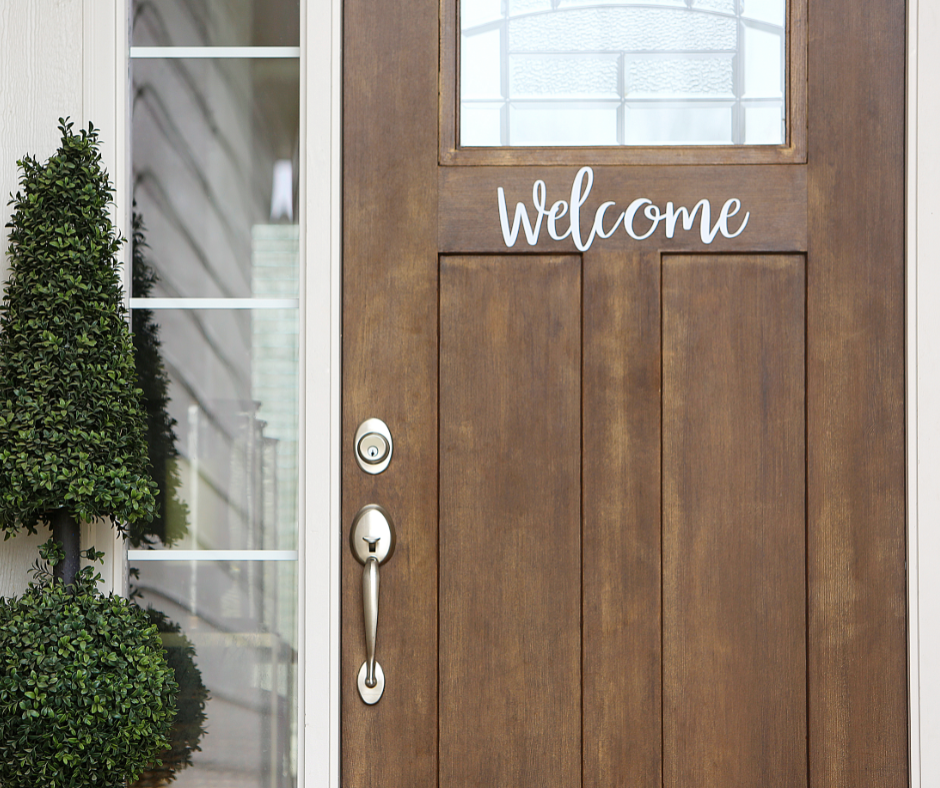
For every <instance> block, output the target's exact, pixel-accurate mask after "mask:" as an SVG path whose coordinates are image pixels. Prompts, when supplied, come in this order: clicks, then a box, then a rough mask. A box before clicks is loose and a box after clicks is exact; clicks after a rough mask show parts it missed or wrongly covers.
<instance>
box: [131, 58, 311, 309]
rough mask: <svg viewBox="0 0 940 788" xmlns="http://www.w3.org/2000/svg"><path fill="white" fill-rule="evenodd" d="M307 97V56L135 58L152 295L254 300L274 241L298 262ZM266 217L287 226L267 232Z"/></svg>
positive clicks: (139, 191)
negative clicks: (303, 70) (263, 229)
mask: <svg viewBox="0 0 940 788" xmlns="http://www.w3.org/2000/svg"><path fill="white" fill-rule="evenodd" d="M299 97H300V67H299V64H298V60H297V59H289V58H285V59H215V58H212V59H195V60H191V59H174V58H169V59H147V60H134V61H133V125H132V133H133V138H132V141H133V151H134V154H133V155H134V200H135V202H136V212H137V213H138V214H139V215H140V217H141V220H142V222H143V229H142V232H143V238H142V239H141V240H142V241H144V242H145V243H146V244H147V247H148V248H147V252H146V256H147V258H148V260H149V264H150V266H151V267H152V268H153V270H154V272H155V273H156V276H157V281H156V282H155V283H154V285H153V287H152V289H151V291H150V292H149V293H148V294H147V295H149V296H150V297H177V296H182V297H186V298H196V297H202V298H249V297H252V296H257V295H258V293H257V292H255V288H256V284H257V275H256V273H255V271H254V267H255V266H256V265H259V264H262V265H265V264H267V262H268V260H269V257H270V254H272V253H273V248H274V246H278V245H280V246H281V247H282V248H283V249H284V253H291V254H293V255H294V257H295V258H296V249H297V238H298V234H297V225H296V222H297V219H298V201H297V194H298V190H297V175H298V170H297V165H298V162H299V154H298V152H299V128H300V119H299V118H300V115H299V107H300V103H299ZM265 225H267V226H279V227H282V228H284V229H282V230H272V231H271V232H270V233H269V234H268V236H264V237H262V236H259V233H258V231H257V230H256V228H258V227H260V226H265ZM288 227H289V228H290V229H287V228H288ZM289 248H291V249H293V251H292V252H288V249H289ZM296 277H297V268H296V265H295V267H294V279H295V283H294V284H293V285H291V289H292V293H291V294H292V295H296V294H297V290H296ZM141 295H144V294H142V293H139V292H132V296H135V297H138V296H141Z"/></svg>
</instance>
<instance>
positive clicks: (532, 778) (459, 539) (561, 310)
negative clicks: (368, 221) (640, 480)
mask: <svg viewBox="0 0 940 788" xmlns="http://www.w3.org/2000/svg"><path fill="white" fill-rule="evenodd" d="M580 277H581V270H580V260H579V259H578V258H577V257H559V258H540V257H531V256H526V257H479V258H468V257H457V258H455V257H444V258H442V263H441V302H440V303H441V306H440V314H441V329H440V331H441V355H440V408H441V410H440V480H441V481H440V484H441V498H440V581H439V582H440V586H439V593H440V663H439V664H440V785H442V786H445V785H446V786H448V788H461V787H462V786H465V787H466V788H469V787H470V786H497V785H506V786H514V788H542V787H543V786H548V785H559V786H562V785H564V786H577V785H578V784H579V782H580V775H581V632H580V624H581V621H580V619H581V602H580V593H579V591H580V586H581V529H580V518H581V490H580V486H581V423H580V409H581V383H580V374H581V281H580Z"/></svg>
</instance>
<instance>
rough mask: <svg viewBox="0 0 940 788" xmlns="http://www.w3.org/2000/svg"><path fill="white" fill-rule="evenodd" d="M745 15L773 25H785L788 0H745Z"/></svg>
mask: <svg viewBox="0 0 940 788" xmlns="http://www.w3.org/2000/svg"><path fill="white" fill-rule="evenodd" d="M743 3H744V16H746V17H747V18H748V19H759V20H760V21H762V22H770V24H772V25H780V26H781V27H782V26H783V23H784V21H785V19H786V0H743Z"/></svg>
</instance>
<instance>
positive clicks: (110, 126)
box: [0, 0, 126, 596]
mask: <svg viewBox="0 0 940 788" xmlns="http://www.w3.org/2000/svg"><path fill="white" fill-rule="evenodd" d="M124 19H125V11H124V2H123V0H0V229H2V230H3V240H2V243H0V248H2V250H3V254H2V255H0V277H2V279H3V280H4V281H5V280H6V275H7V270H8V267H9V264H8V260H7V255H6V249H7V246H8V241H7V232H8V231H7V230H6V228H5V226H4V225H6V223H7V222H8V221H9V218H10V206H8V205H7V202H8V200H9V197H8V195H9V194H10V193H11V192H15V191H16V187H17V183H18V180H19V172H18V168H17V166H16V161H17V159H19V158H21V157H22V156H23V155H24V154H26V153H29V154H31V155H33V156H35V157H37V158H39V159H45V158H47V157H48V156H49V155H50V154H52V153H54V152H55V150H56V148H57V147H58V143H59V131H58V128H57V126H58V119H59V118H60V117H66V116H69V117H71V119H72V120H73V121H75V124H76V126H78V125H80V124H81V125H87V123H88V121H89V120H91V121H92V122H93V123H94V124H95V126H96V127H97V128H99V129H101V131H102V140H103V145H102V155H103V156H104V159H105V164H106V167H107V169H108V171H109V172H110V173H111V176H112V179H114V180H115V182H116V185H117V186H118V191H119V194H118V200H119V201H122V200H123V193H124V192H126V185H125V183H124V178H125V172H126V166H125V162H124V160H123V152H124V149H125V145H124V141H123V135H124V128H125V124H124V105H125V99H124V90H123V87H122V86H123V80H118V79H117V68H118V65H119V64H121V63H123V62H124V60H125V56H124V46H125V44H124V43H123V41H124V38H125V36H124V32H123V28H124V24H125V23H124ZM123 202H126V200H123ZM116 218H117V219H118V220H119V221H118V226H119V227H125V226H126V222H125V221H124V217H116ZM95 531H96V532H97V533H93V532H95ZM44 539H45V537H44V536H42V535H38V536H35V537H33V536H29V535H25V536H19V537H17V538H15V539H13V540H11V541H7V542H0V596H9V595H11V594H14V593H18V592H19V591H22V590H23V589H24V588H25V587H26V583H27V581H28V579H29V576H28V574H27V570H28V569H29V568H30V566H32V563H33V561H34V560H35V559H36V557H37V552H36V548H37V547H38V545H39V544H40V543H41V542H42V541H44ZM83 541H84V542H85V543H86V544H90V543H94V544H95V546H96V547H97V548H98V549H107V550H108V553H109V558H110V557H112V556H113V554H114V549H115V547H116V544H115V542H114V538H113V535H112V534H111V531H110V529H109V527H108V526H107V525H102V526H98V527H97V528H86V529H85V532H84V534H83ZM118 564H119V562H118V563H117V564H116V563H115V562H114V561H112V560H109V561H108V562H107V564H106V566H105V568H104V571H103V572H102V574H103V575H104V578H105V583H106V586H107V587H118V588H120V587H122V585H123V580H122V579H121V577H120V574H116V569H117V567H118ZM115 584H116V585H115Z"/></svg>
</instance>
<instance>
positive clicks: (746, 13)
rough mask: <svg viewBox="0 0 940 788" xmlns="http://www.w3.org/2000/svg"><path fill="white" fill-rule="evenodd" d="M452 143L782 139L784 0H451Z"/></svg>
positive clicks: (710, 142)
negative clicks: (454, 64)
mask: <svg viewBox="0 0 940 788" xmlns="http://www.w3.org/2000/svg"><path fill="white" fill-rule="evenodd" d="M459 8H460V20H461V37H460V144H461V145H462V146H494V145H501V146H525V145H533V146H552V145H556V146H557V145H564V146H585V145H604V146H609V145H672V144H675V145H732V144H734V145H741V144H750V145H763V144H778V145H779V144H782V143H784V142H785V125H784V120H785V117H784V107H785V87H784V85H785V79H786V36H785V33H786V18H785V17H786V13H785V11H786V2H785V0H642V2H639V0H638V1H637V2H623V1H622V0H504V1H503V2H502V3H501V4H500V3H494V2H493V0H461V2H460V4H459Z"/></svg>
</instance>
